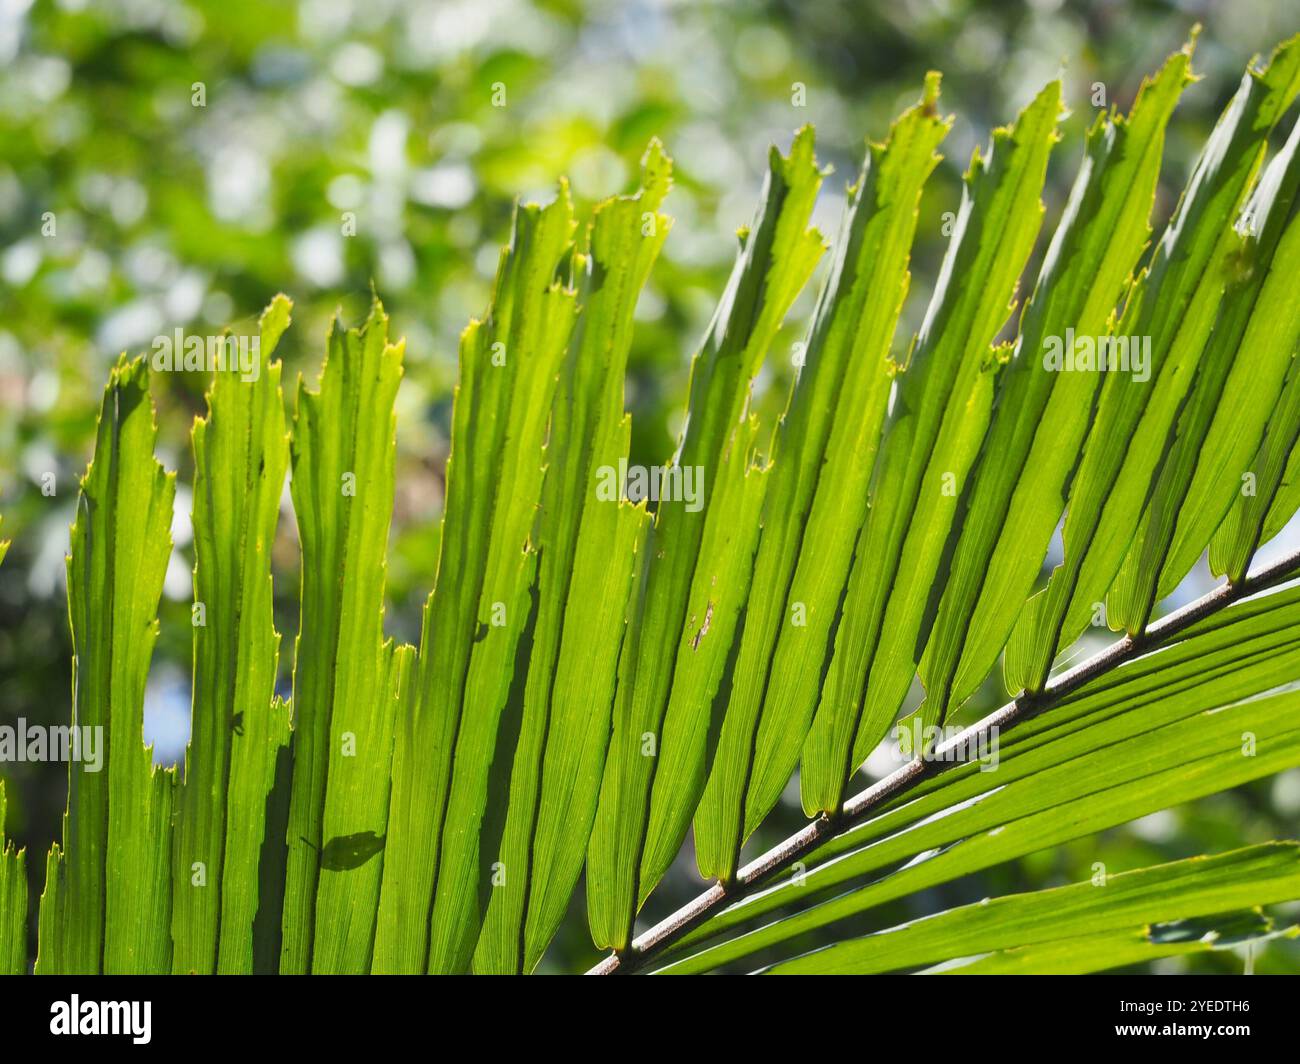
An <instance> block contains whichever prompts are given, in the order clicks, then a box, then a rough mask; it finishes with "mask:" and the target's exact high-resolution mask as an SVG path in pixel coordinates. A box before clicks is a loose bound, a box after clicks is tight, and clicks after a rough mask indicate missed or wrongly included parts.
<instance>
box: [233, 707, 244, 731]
mask: <svg viewBox="0 0 1300 1064" xmlns="http://www.w3.org/2000/svg"><path fill="white" fill-rule="evenodd" d="M230 730H231V731H233V732H234V733H235V734H236V735H243V734H244V714H243V713H242V712H241V713H236V714H235V715H234V716H233V717H231V718H230Z"/></svg>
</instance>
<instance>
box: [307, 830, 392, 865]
mask: <svg viewBox="0 0 1300 1064" xmlns="http://www.w3.org/2000/svg"><path fill="white" fill-rule="evenodd" d="M383 848H384V836H382V835H376V834H375V833H374V832H373V831H358V832H357V833H356V834H355V835H337V836H335V837H334V838H332V839H330V841H329V842H327V843H326V844H325V848H324V849H323V850H321V852H320V866H321V867H322V868H328V869H329V870H330V871H331V872H346V871H349V870H350V869H353V868H360V867H361V866H362V865H363V864H365V863H366V862H367V861H369V860H370V858H372V857H374V855H375V854H377V853H378V852H379V851H380V850H382V849H383Z"/></svg>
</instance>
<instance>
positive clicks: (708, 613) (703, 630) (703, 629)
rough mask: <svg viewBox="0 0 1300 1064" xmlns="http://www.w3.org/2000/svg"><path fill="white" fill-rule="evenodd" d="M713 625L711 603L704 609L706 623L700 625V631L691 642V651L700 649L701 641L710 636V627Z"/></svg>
mask: <svg viewBox="0 0 1300 1064" xmlns="http://www.w3.org/2000/svg"><path fill="white" fill-rule="evenodd" d="M712 623H713V603H712V602H710V603H709V604H708V606H706V607H705V609H704V623H703V624H702V625H700V630H699V631H698V632H696V633H695V638H694V639H692V640H691V649H692V650H699V649H700V640H701V639H703V638H704V637H705V635H706V634H708V631H709V625H710V624H712Z"/></svg>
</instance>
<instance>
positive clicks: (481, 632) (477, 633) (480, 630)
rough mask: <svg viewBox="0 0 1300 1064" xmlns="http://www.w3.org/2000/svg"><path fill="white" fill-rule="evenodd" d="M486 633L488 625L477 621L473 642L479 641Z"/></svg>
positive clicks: (481, 640)
mask: <svg viewBox="0 0 1300 1064" xmlns="http://www.w3.org/2000/svg"><path fill="white" fill-rule="evenodd" d="M487 634H488V626H487V625H486V624H484V623H483V622H482V621H479V622H478V628H477V629H476V630H475V632H474V642H476V643H481V642H483V638H484V637H485V636H486V635H487Z"/></svg>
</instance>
